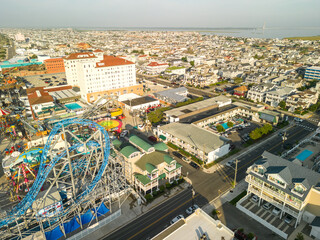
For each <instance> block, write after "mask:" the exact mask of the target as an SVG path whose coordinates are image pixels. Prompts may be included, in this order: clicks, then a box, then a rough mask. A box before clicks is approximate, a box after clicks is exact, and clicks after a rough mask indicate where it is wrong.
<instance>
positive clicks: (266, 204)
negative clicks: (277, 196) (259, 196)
mask: <svg viewBox="0 0 320 240" xmlns="http://www.w3.org/2000/svg"><path fill="white" fill-rule="evenodd" d="M271 206H272V205H271V203H268V202H266V203H265V204H263V206H262V207H263V208H264V209H265V210H269V209H270V208H271Z"/></svg>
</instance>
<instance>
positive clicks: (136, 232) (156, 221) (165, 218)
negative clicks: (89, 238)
mask: <svg viewBox="0 0 320 240" xmlns="http://www.w3.org/2000/svg"><path fill="white" fill-rule="evenodd" d="M193 201H194V203H195V204H197V205H199V206H200V207H201V206H204V205H205V204H206V203H207V202H206V200H205V199H204V198H203V197H202V196H200V195H199V194H196V195H195V197H194V199H193ZM191 205H192V193H191V190H190V189H186V190H184V191H182V192H181V193H179V194H177V195H176V196H174V197H172V198H170V199H169V200H168V201H166V202H164V203H163V204H161V205H159V206H158V207H155V208H153V209H152V210H150V211H149V212H147V213H145V214H144V215H142V216H141V217H139V218H137V219H136V220H135V221H133V222H132V223H130V224H128V225H126V226H123V227H122V228H120V229H119V230H117V231H116V232H114V233H112V234H111V235H109V236H107V237H105V238H102V239H104V240H109V239H110V240H114V239H117V240H122V239H123V240H124V239H128V240H141V239H149V238H152V237H154V236H155V235H157V234H158V233H159V232H161V231H162V230H164V229H165V228H167V227H168V226H169V225H170V221H171V220H172V219H173V218H174V217H176V216H177V215H179V214H182V215H184V216H185V217H187V214H186V212H185V210H186V209H187V208H188V207H190V206H191Z"/></svg>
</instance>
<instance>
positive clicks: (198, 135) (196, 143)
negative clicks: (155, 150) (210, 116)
mask: <svg viewBox="0 0 320 240" xmlns="http://www.w3.org/2000/svg"><path fill="white" fill-rule="evenodd" d="M155 131H156V134H157V135H158V137H159V138H162V139H165V142H172V143H173V144H175V145H177V146H178V147H180V148H183V149H184V150H185V151H187V152H189V153H191V154H193V155H195V156H196V157H198V158H199V159H201V160H202V161H204V162H205V163H210V162H213V161H214V160H216V159H218V158H220V157H222V156H224V155H226V154H227V153H228V152H229V148H230V144H229V140H228V139H227V138H224V137H222V136H219V135H217V134H215V133H213V132H210V131H208V130H206V129H203V128H201V127H198V126H196V125H193V124H186V123H177V122H175V123H169V124H167V125H164V126H159V127H158V128H157V129H156V130H155ZM161 135H162V136H161Z"/></svg>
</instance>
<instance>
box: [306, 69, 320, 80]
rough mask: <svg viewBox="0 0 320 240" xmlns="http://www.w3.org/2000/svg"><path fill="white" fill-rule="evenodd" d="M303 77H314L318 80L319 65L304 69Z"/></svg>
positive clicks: (319, 78)
mask: <svg viewBox="0 0 320 240" xmlns="http://www.w3.org/2000/svg"><path fill="white" fill-rule="evenodd" d="M304 78H305V79H310V80H313V79H316V80H320V67H309V68H307V69H306V71H305V74H304Z"/></svg>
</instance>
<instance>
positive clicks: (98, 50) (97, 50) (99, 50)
mask: <svg viewBox="0 0 320 240" xmlns="http://www.w3.org/2000/svg"><path fill="white" fill-rule="evenodd" d="M93 52H103V51H102V50H101V49H96V50H94V51H93Z"/></svg>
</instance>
